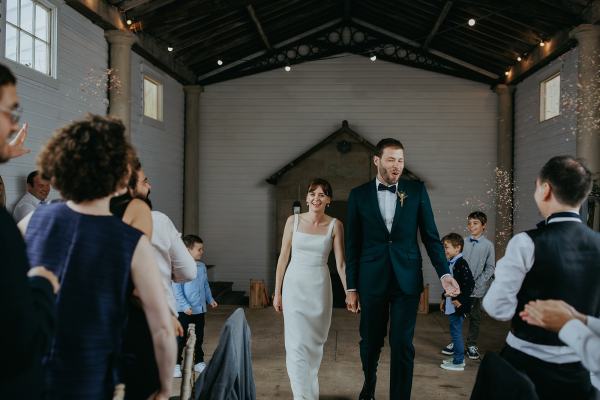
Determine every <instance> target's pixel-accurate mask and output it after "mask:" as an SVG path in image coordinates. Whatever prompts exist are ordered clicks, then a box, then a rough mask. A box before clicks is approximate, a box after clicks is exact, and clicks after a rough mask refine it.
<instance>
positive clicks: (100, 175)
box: [21, 116, 176, 400]
mask: <svg viewBox="0 0 600 400" xmlns="http://www.w3.org/2000/svg"><path fill="white" fill-rule="evenodd" d="M132 155H133V150H132V149H131V147H130V146H129V144H128V143H127V140H126V139H125V136H124V127H123V124H122V123H121V122H119V121H116V120H112V119H109V118H104V117H99V116H90V117H88V118H87V119H85V120H82V121H78V122H74V123H72V124H71V125H68V126H66V127H64V128H62V129H60V130H59V131H58V132H56V133H55V134H54V136H53V137H52V138H51V139H50V141H49V142H48V143H47V144H46V146H45V147H44V149H42V152H41V154H40V156H39V158H38V164H39V168H40V171H41V173H42V175H43V176H45V177H47V178H49V179H51V182H52V185H53V186H54V187H55V188H56V189H58V190H59V191H60V193H61V195H62V197H63V198H64V199H66V200H68V201H67V202H66V203H58V204H50V205H46V206H44V207H39V208H38V209H37V210H36V211H35V212H34V213H33V214H32V216H31V217H30V218H29V219H27V220H24V221H23V222H22V226H21V228H22V230H23V231H24V232H25V239H26V242H27V253H28V256H29V259H30V264H31V265H43V266H45V267H46V268H48V269H49V270H51V271H53V272H54V273H55V274H56V275H57V276H58V277H59V280H60V283H61V291H60V294H59V295H58V297H57V300H56V311H57V324H56V326H57V330H56V335H55V337H54V340H53V342H52V345H51V349H50V352H49V353H48V354H47V355H46V357H45V360H44V366H45V368H46V373H45V392H46V393H45V395H46V398H47V399H48V400H54V399H60V400H69V399H77V400H83V399H85V400H105V399H111V398H112V394H113V391H114V387H115V385H116V384H118V383H120V382H121V379H120V374H119V364H120V358H121V348H122V340H123V331H124V327H125V326H126V321H127V309H128V306H127V302H128V300H129V298H130V297H131V294H132V291H133V288H134V287H135V289H136V295H137V297H138V298H139V299H140V300H141V304H142V307H143V309H144V312H145V313H146V317H147V319H148V324H149V326H150V330H151V332H152V336H153V343H154V352H155V355H156V361H157V364H158V368H159V372H160V383H161V385H160V389H159V390H158V391H157V392H156V393H155V394H154V395H153V396H152V398H154V399H168V398H169V396H170V391H171V374H172V371H173V368H174V363H175V354H176V347H175V336H174V329H173V324H172V323H171V318H170V314H169V310H168V307H167V301H166V299H165V295H164V291H163V290H162V286H161V282H160V275H159V271H158V267H157V266H156V263H155V261H154V253H153V249H152V247H151V244H150V242H149V240H148V238H146V236H144V235H143V234H142V233H141V232H140V231H138V230H137V229H135V228H132V227H130V226H128V225H126V224H125V223H123V222H122V221H121V220H119V219H118V218H115V217H114V216H113V215H112V214H111V213H110V210H109V202H110V198H111V197H112V195H113V194H114V193H115V192H116V191H117V190H120V189H121V188H123V187H124V186H125V183H126V179H127V177H128V164H129V160H130V158H131V157H132Z"/></svg>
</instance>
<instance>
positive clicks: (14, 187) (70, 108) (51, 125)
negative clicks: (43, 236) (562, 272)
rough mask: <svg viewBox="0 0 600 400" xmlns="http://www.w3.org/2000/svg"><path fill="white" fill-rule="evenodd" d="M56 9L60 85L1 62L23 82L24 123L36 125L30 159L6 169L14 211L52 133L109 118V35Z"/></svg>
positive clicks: (30, 139)
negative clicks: (92, 118) (90, 118)
mask: <svg viewBox="0 0 600 400" xmlns="http://www.w3.org/2000/svg"><path fill="white" fill-rule="evenodd" d="M3 3H6V2H3ZM56 3H57V4H58V8H57V12H58V29H57V33H58V34H57V36H58V42H57V56H58V62H57V64H58V69H57V78H56V79H54V78H50V77H47V76H44V75H42V74H40V73H38V72H36V71H33V70H31V69H29V68H27V67H24V66H21V65H18V64H15V63H12V62H10V61H9V60H6V59H4V57H3V54H2V57H0V58H1V61H0V62H2V63H3V64H5V65H7V66H9V67H10V68H11V69H12V70H13V72H14V73H15V75H16V76H17V92H18V95H19V97H20V100H21V105H22V107H23V109H24V115H23V120H24V121H27V122H29V125H30V128H29V136H28V138H27V146H28V147H29V148H30V149H31V150H32V152H31V153H30V154H28V155H26V156H23V157H20V158H18V159H15V160H12V161H10V162H9V163H7V164H0V175H2V178H3V179H4V183H5V185H6V189H7V194H6V195H7V208H8V209H9V211H10V210H12V207H13V206H14V204H15V203H16V202H17V201H18V199H19V198H20V197H21V196H22V195H23V193H24V192H25V186H26V185H25V178H26V177H27V174H28V173H29V172H31V171H32V170H34V169H35V168H36V167H35V160H36V157H37V153H38V152H39V150H40V148H41V146H42V144H43V143H45V142H46V140H47V139H48V138H49V137H50V136H51V134H52V132H53V131H54V130H55V129H56V128H59V127H61V126H63V125H65V124H66V123H67V122H69V121H71V120H72V119H75V118H79V117H81V116H83V115H85V114H86V113H88V112H91V113H98V114H105V113H106V107H107V97H106V88H105V87H104V88H103V85H104V83H103V78H102V77H103V76H104V71H105V70H106V68H107V63H108V52H107V51H108V50H107V49H108V45H107V43H106V40H105V39H104V31H103V30H102V29H101V28H100V27H98V26H96V25H94V24H92V23H91V22H90V21H89V20H88V19H87V18H85V17H83V16H82V15H80V14H79V13H78V12H76V11H75V10H73V9H72V8H70V7H68V6H66V5H64V4H62V2H61V3H59V2H56ZM3 8H4V6H3ZM3 8H2V9H3ZM2 14H3V15H4V12H2ZM2 30H4V29H2ZM2 48H3V46H2ZM96 84H99V85H100V86H99V87H97V86H96ZM104 86H105V85H104ZM56 196H57V193H52V194H51V197H56Z"/></svg>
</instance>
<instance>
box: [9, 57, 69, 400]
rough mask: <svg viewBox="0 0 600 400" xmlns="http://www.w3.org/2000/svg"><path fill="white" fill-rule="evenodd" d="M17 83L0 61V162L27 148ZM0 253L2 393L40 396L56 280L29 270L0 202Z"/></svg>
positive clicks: (43, 270) (14, 396) (45, 272)
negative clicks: (21, 125) (43, 358)
mask: <svg viewBox="0 0 600 400" xmlns="http://www.w3.org/2000/svg"><path fill="white" fill-rule="evenodd" d="M16 83H17V81H16V78H15V76H14V75H13V74H12V72H11V71H10V70H9V69H8V68H6V67H5V66H4V65H0V163H5V162H6V161H8V160H10V159H11V158H15V157H18V156H21V155H23V154H25V153H28V152H29V150H28V149H26V148H25V146H24V141H25V137H26V136H27V125H26V124H25V125H24V126H23V127H22V128H21V130H19V125H18V124H19V119H20V117H21V112H20V109H19V99H18V97H17V87H16ZM17 132H18V134H17V136H16V137H15V138H14V140H12V141H10V137H11V136H12V135H13V134H15V133H17ZM0 254H1V255H2V262H1V263H0V274H1V276H2V278H1V279H0V304H2V305H3V310H2V311H3V320H2V327H3V328H2V329H0V343H2V345H3V352H2V360H3V362H2V363H0V397H1V398H7V399H17V398H19V399H38V398H40V397H41V393H40V392H39V390H40V388H41V387H42V386H43V385H40V384H39V382H41V380H42V376H43V375H42V366H41V359H42V356H43V354H44V353H45V351H46V348H47V345H48V343H49V342H50V339H51V336H52V332H53V325H54V310H53V308H54V297H55V294H56V292H57V291H58V288H59V283H58V279H57V278H56V276H55V275H54V274H53V273H52V272H50V271H48V270H47V269H46V268H44V267H43V266H35V267H34V268H31V269H30V265H29V262H28V260H27V255H26V253H25V243H24V241H23V238H22V237H21V234H20V233H19V230H18V229H17V226H16V225H15V222H14V220H13V219H12V217H11V216H10V214H9V213H8V212H7V211H6V209H5V208H4V207H0ZM28 277H29V278H28Z"/></svg>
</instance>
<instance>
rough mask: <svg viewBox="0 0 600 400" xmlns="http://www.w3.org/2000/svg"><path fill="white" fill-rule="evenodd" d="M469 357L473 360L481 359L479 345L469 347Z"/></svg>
mask: <svg viewBox="0 0 600 400" xmlns="http://www.w3.org/2000/svg"><path fill="white" fill-rule="evenodd" d="M467 357H469V358H470V359H471V360H479V358H480V357H479V349H478V348H477V346H468V347H467Z"/></svg>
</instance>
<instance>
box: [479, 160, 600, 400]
mask: <svg viewBox="0 0 600 400" xmlns="http://www.w3.org/2000/svg"><path fill="white" fill-rule="evenodd" d="M591 188H592V175H591V173H590V171H589V170H588V169H587V168H586V167H585V165H584V164H583V163H582V162H581V161H580V160H577V159H575V158H573V157H570V156H558V157H554V158H552V159H550V161H548V162H547V163H546V165H544V167H543V168H542V170H541V171H540V173H539V176H538V178H537V180H536V188H535V193H534V198H535V202H536V204H537V207H538V209H539V211H540V213H541V215H542V216H543V217H544V218H545V220H544V221H543V222H541V223H540V224H538V226H537V229H533V230H531V231H527V232H523V233H519V234H518V235H516V236H514V237H513V238H512V239H511V240H510V241H509V243H508V246H507V248H506V253H505V255H504V257H503V258H502V259H500V260H499V261H498V263H497V266H496V279H495V280H494V282H493V283H492V286H491V287H490V290H489V291H488V293H487V295H486V296H485V297H484V299H483V307H484V309H485V310H486V311H487V313H488V314H489V315H490V316H491V317H493V318H495V319H498V320H501V321H508V320H511V329H510V332H509V334H508V336H507V338H506V346H505V347H504V349H503V350H502V352H501V355H502V357H503V358H504V359H506V360H507V361H508V362H509V363H510V364H511V365H513V366H514V367H515V368H516V369H518V370H520V371H521V372H523V373H525V374H526V375H527V376H528V377H529V378H530V379H531V380H532V382H533V383H534V384H535V387H536V391H537V393H538V396H539V398H540V400H548V399H564V398H569V399H588V398H592V396H593V395H594V394H593V393H594V390H593V388H592V386H591V383H590V375H589V372H588V371H586V369H585V368H584V366H583V365H582V364H581V359H580V357H579V356H578V355H577V353H576V352H575V351H574V350H573V349H572V348H570V347H568V346H566V345H565V344H564V343H563V342H562V341H561V340H560V338H559V336H558V334H557V333H556V332H551V331H547V330H545V329H543V328H541V327H537V326H533V325H529V324H527V323H526V322H525V321H523V320H522V319H521V318H520V317H519V313H521V312H522V311H523V310H524V308H525V305H526V304H527V303H529V302H530V301H532V300H538V299H541V300H544V299H556V300H563V301H564V302H566V303H568V304H571V305H572V306H573V307H574V308H576V309H577V310H579V311H580V312H581V313H583V314H586V315H592V316H598V315H600V285H598V282H600V268H599V267H598V260H599V259H600V235H599V234H598V233H596V232H594V231H592V230H591V229H589V228H588V227H587V226H586V225H585V224H583V223H582V221H581V218H580V216H579V213H578V211H579V209H580V206H581V204H582V203H583V201H584V200H585V199H586V198H587V196H588V195H589V193H590V191H591Z"/></svg>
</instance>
